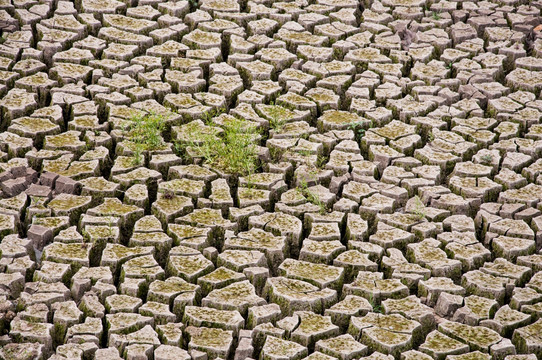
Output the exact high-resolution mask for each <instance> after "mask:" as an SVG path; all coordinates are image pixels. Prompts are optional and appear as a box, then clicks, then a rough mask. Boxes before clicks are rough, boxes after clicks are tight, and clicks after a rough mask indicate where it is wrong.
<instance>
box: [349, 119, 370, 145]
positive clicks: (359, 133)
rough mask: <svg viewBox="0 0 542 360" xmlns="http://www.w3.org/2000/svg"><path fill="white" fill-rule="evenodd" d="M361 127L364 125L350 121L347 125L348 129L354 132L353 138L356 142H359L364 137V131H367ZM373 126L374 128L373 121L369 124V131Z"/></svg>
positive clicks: (360, 122)
mask: <svg viewBox="0 0 542 360" xmlns="http://www.w3.org/2000/svg"><path fill="white" fill-rule="evenodd" d="M363 125H364V123H363V122H362V121H352V122H351V123H349V124H348V129H349V130H352V131H353V132H354V136H355V137H356V141H357V142H360V141H361V139H362V138H363V136H365V131H367V129H365V128H364V127H363ZM373 126H374V123H373V121H371V123H370V124H369V129H370V128H372V127H373Z"/></svg>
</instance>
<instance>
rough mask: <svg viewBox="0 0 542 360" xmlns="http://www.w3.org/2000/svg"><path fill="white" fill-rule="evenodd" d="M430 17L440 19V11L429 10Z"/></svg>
mask: <svg viewBox="0 0 542 360" xmlns="http://www.w3.org/2000/svg"><path fill="white" fill-rule="evenodd" d="M431 17H432V18H433V19H434V20H440V19H441V18H442V17H441V16H440V12H436V11H433V12H431Z"/></svg>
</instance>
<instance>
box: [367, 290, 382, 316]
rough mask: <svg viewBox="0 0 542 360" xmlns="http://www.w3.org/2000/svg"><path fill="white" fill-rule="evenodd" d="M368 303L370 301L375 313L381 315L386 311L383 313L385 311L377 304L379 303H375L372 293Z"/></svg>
mask: <svg viewBox="0 0 542 360" xmlns="http://www.w3.org/2000/svg"><path fill="white" fill-rule="evenodd" d="M368 301H369V304H371V307H372V308H373V311H374V312H375V313H379V314H383V313H384V311H383V309H382V305H380V304H377V303H376V302H375V300H374V297H373V294H372V293H369V299H368Z"/></svg>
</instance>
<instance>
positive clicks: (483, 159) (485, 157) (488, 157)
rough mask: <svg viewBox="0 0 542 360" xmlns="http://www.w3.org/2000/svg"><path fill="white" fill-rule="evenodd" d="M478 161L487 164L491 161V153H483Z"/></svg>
mask: <svg viewBox="0 0 542 360" xmlns="http://www.w3.org/2000/svg"><path fill="white" fill-rule="evenodd" d="M480 161H481V162H482V164H484V165H489V164H491V163H492V162H493V156H492V155H491V154H485V155H482V156H481V157H480Z"/></svg>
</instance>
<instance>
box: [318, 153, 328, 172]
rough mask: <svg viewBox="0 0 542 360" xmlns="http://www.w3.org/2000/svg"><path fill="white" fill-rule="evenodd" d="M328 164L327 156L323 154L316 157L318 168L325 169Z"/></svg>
mask: <svg viewBox="0 0 542 360" xmlns="http://www.w3.org/2000/svg"><path fill="white" fill-rule="evenodd" d="M326 164H327V158H326V157H325V156H323V155H318V157H317V158H316V167H317V168H318V169H323V168H324V167H325V166H326Z"/></svg>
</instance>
